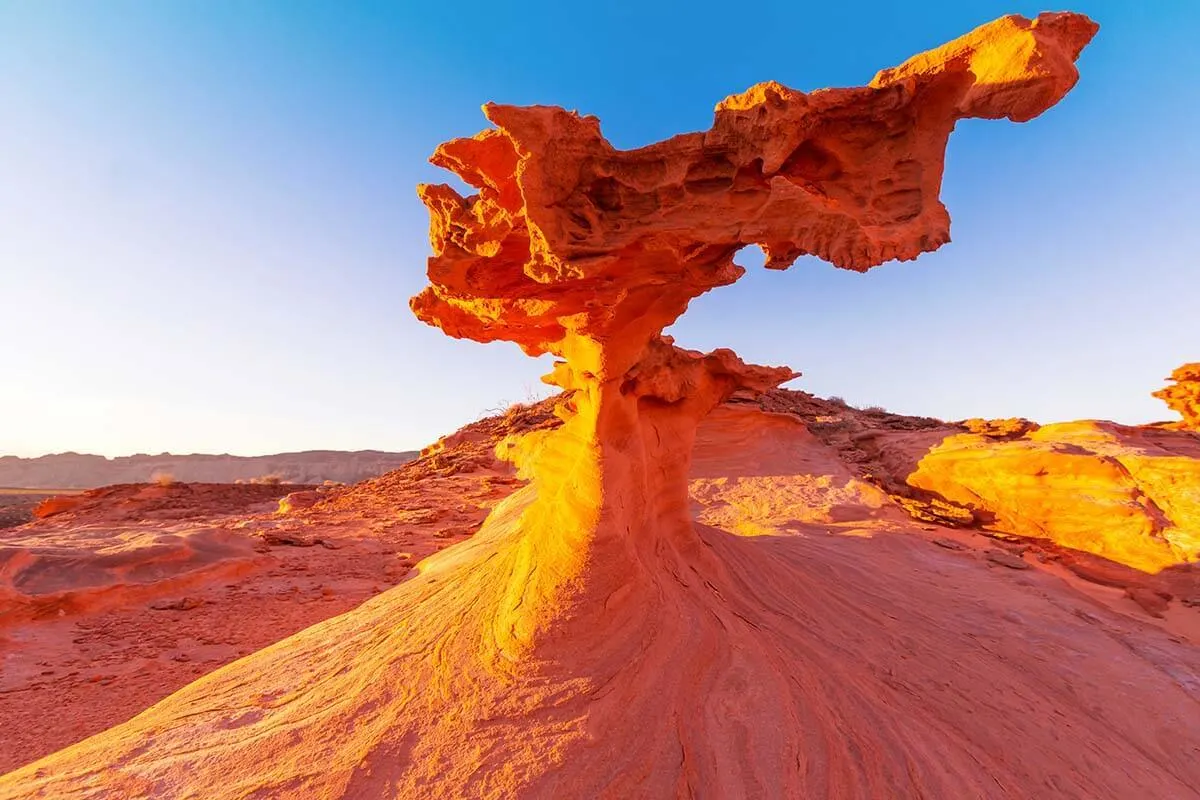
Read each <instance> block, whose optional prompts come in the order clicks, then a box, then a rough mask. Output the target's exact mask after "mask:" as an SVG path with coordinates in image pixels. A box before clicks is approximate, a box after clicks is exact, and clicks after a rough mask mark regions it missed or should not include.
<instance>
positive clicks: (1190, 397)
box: [1154, 361, 1200, 431]
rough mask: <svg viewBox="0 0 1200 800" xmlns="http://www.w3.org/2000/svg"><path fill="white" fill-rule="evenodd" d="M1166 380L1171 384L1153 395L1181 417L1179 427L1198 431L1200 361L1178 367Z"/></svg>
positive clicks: (1199, 428) (1199, 424)
mask: <svg viewBox="0 0 1200 800" xmlns="http://www.w3.org/2000/svg"><path fill="white" fill-rule="evenodd" d="M1167 380H1169V381H1171V385H1170V386H1167V387H1166V388H1164V389H1159V390H1158V391H1157V392H1155V393H1154V396H1155V397H1157V398H1158V399H1160V400H1162V401H1163V402H1164V403H1166V404H1167V405H1168V406H1170V407H1171V410H1172V411H1175V412H1178V414H1179V416H1181V417H1183V422H1181V423H1179V427H1181V428H1183V429H1185V430H1192V431H1200V361H1193V362H1192V363H1190V364H1184V365H1183V366H1181V367H1178V368H1177V369H1176V370H1175V371H1174V372H1172V373H1171V377H1170V378H1168V379H1167Z"/></svg>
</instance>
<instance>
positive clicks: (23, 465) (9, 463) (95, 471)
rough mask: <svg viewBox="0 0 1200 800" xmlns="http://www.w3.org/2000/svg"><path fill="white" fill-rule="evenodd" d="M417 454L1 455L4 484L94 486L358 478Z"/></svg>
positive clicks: (344, 480)
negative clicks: (162, 479)
mask: <svg viewBox="0 0 1200 800" xmlns="http://www.w3.org/2000/svg"><path fill="white" fill-rule="evenodd" d="M416 456H417V453H415V452H404V453H385V452H381V451H379V450H359V451H355V452H342V451H337V450H308V451H305V452H302V453H279V454H276V455H270V456H230V455H186V456H184V455H179V456H177V455H171V454H170V453H163V454H161V455H157V456H150V455H141V454H139V455H134V456H123V457H121V458H105V457H104V456H93V455H81V454H79V453H58V454H55V455H48V456H40V457H38V458H18V457H16V456H3V457H0V486H5V487H20V488H26V487H29V488H42V487H46V488H54V489H89V488H92V487H95V486H107V485H109V484H113V483H143V482H147V481H150V480H152V479H154V477H155V476H157V475H167V476H170V477H171V478H173V479H174V480H176V481H184V482H203V483H233V482H235V481H239V480H241V481H249V480H251V479H254V478H261V477H263V476H270V475H273V476H277V477H278V478H279V480H281V481H283V482H286V483H322V482H324V481H327V480H328V481H339V482H342V483H355V482H357V481H360V480H363V479H364V478H371V477H374V476H376V475H382V474H383V473H385V472H388V471H390V470H393V469H396V468H397V467H399V466H400V465H401V464H404V463H406V462H408V461H411V460H412V459H414V458H415V457H416Z"/></svg>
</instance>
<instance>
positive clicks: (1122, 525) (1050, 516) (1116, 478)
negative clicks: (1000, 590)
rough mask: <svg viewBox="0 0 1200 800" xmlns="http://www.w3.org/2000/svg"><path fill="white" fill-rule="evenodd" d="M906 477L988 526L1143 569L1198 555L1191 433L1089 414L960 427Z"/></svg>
mask: <svg viewBox="0 0 1200 800" xmlns="http://www.w3.org/2000/svg"><path fill="white" fill-rule="evenodd" d="M907 481H908V484H909V485H910V486H913V487H915V488H918V489H922V490H926V491H929V492H933V493H934V494H935V495H936V496H938V497H941V498H944V499H946V500H949V501H951V502H953V503H956V504H959V505H961V506H963V507H966V508H970V509H972V510H973V511H975V512H976V513H977V515H978V517H979V521H980V522H981V523H983V524H984V525H985V526H987V527H990V528H993V529H995V530H1001V531H1006V532H1008V533H1014V534H1017V535H1020V536H1031V537H1035V538H1041V539H1050V540H1052V541H1054V542H1057V543H1058V544H1061V545H1066V546H1067V547H1070V548H1073V549H1076V550H1082V551H1084V552H1088V553H1093V554H1095V555H1098V556H1102V557H1103V558H1106V559H1108V560H1110V561H1115V562H1117V563H1119V564H1124V565H1126V566H1130V567H1133V568H1135V569H1138V570H1141V571H1143V572H1147V573H1157V572H1160V571H1161V570H1163V569H1165V568H1168V567H1172V566H1174V565H1177V564H1183V563H1188V562H1194V561H1197V560H1200V492H1198V491H1197V487H1200V442H1198V441H1196V439H1195V437H1193V436H1191V435H1189V434H1186V433H1182V432H1177V431H1166V430H1160V429H1156V428H1135V427H1129V426H1125V425H1117V424H1115V423H1111V422H1090V421H1084V422H1062V423H1058V424H1055V425H1044V426H1041V427H1040V428H1037V429H1036V430H1030V431H1027V432H1022V433H1020V434H1017V435H1009V436H997V435H995V434H991V435H989V434H988V433H978V432H968V433H961V434H956V435H951V436H948V437H946V438H945V439H944V440H943V441H941V442H939V443H938V444H937V445H936V446H934V447H933V448H931V449H930V450H929V451H928V452H926V453H924V454H923V455H921V456H920V459H919V461H918V462H917V463H916V466H915V469H913V471H912V473H911V474H909V475H908V477H907Z"/></svg>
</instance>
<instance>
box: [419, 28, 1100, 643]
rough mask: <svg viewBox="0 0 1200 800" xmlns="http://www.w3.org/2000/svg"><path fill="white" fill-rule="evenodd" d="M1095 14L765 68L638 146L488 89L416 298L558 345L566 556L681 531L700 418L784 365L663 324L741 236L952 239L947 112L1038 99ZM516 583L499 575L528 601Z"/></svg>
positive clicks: (503, 331) (532, 523) (445, 161)
mask: <svg viewBox="0 0 1200 800" xmlns="http://www.w3.org/2000/svg"><path fill="white" fill-rule="evenodd" d="M1095 31H1096V26H1095V24H1094V23H1092V22H1091V21H1090V20H1088V19H1087V18H1085V17H1082V16H1079V15H1075V14H1043V15H1041V16H1039V17H1038V18H1037V19H1036V20H1034V21H1032V22H1030V21H1029V20H1025V19H1023V18H1020V17H1015V16H1012V17H1005V18H1003V19H1000V20H997V21H996V22H994V23H992V24H990V25H987V26H984V27H982V28H980V29H978V30H976V31H974V32H972V33H971V34H968V35H967V36H965V37H962V38H961V39H958V40H956V41H954V42H951V43H950V44H948V45H945V46H943V47H941V48H938V49H937V50H934V51H932V52H929V53H925V54H922V55H919V56H916V57H915V58H912V59H910V60H909V61H907V62H905V63H904V64H902V65H901V66H899V67H897V68H895V69H890V70H884V71H882V72H880V73H879V74H878V75H876V76H875V79H874V80H873V81H872V82H871V84H870V85H869V86H867V87H864V88H860V89H833V90H825V91H818V92H813V93H811V94H804V93H802V92H797V91H794V90H791V89H788V88H787V87H784V86H781V85H779V84H777V83H773V82H769V83H763V84H759V85H757V86H754V87H752V88H751V89H749V90H747V91H746V92H744V93H742V94H740V95H734V96H732V97H729V98H727V99H726V100H724V101H723V102H721V103H719V104H718V105H717V107H716V115H715V119H714V122H713V126H712V128H711V129H709V130H708V131H706V132H703V133H693V134H685V135H682V136H676V137H674V138H672V139H669V140H667V141H665V142H660V143H658V144H653V145H650V146H648V147H643V148H640V149H637V150H631V151H619V150H616V149H614V148H613V147H612V146H611V145H610V144H609V143H608V142H607V141H606V140H605V139H604V137H603V136H602V135H601V133H600V124H599V120H597V119H596V118H595V117H584V116H580V115H578V114H575V113H571V112H567V111H564V110H562V109H560V108H553V107H541V106H537V107H528V108H518V107H513V106H501V105H487V106H485V107H484V113H485V115H486V116H487V117H488V119H489V120H491V121H492V122H493V123H495V124H496V126H497V127H496V128H494V129H489V130H486V131H483V132H482V133H480V134H478V135H477V136H475V137H474V138H471V139H456V140H453V141H450V142H447V143H445V144H443V145H442V146H441V147H439V148H438V149H437V151H436V152H435V153H434V156H433V158H432V159H431V160H432V161H433V163H434V164H437V165H439V166H442V167H445V168H447V169H450V170H452V171H453V172H455V173H456V174H457V175H458V176H459V177H461V178H462V179H463V180H464V181H466V182H467V183H468V184H470V185H472V186H474V187H476V188H478V189H479V193H478V194H476V195H472V196H470V197H468V198H463V197H461V196H460V195H459V194H458V193H457V192H456V191H455V190H454V189H452V188H451V187H449V186H446V185H437V186H422V187H420V195H421V198H422V200H424V202H425V204H426V205H427V206H428V208H429V211H430V217H431V225H430V239H431V241H432V243H433V249H434V256H433V257H432V258H431V259H430V261H429V279H430V284H431V285H430V286H429V287H428V288H427V289H426V290H425V291H423V292H422V293H421V294H420V295H418V296H417V297H415V298H413V301H412V308H413V311H414V312H415V313H416V315H417V316H418V317H419V318H421V319H422V320H424V321H425V322H428V323H429V324H431V325H436V326H438V327H440V328H442V329H443V330H444V331H445V332H446V333H448V334H449V335H451V336H456V337H462V338H470V339H475V340H477V341H481V342H490V341H495V340H498V339H499V340H507V341H512V342H516V343H517V344H518V345H520V346H521V348H522V349H523V350H525V352H527V353H529V354H530V355H541V354H544V353H553V354H555V355H558V356H560V357H561V358H563V359H565V360H564V361H561V362H559V363H558V365H557V367H556V369H555V371H554V372H553V373H552V374H551V375H550V376H548V378H547V380H548V382H550V383H552V384H555V385H558V386H561V387H562V388H563V389H565V390H567V391H569V392H572V393H573V398H572V399H573V407H572V408H570V409H569V414H570V417H569V419H568V421H567V424H566V426H565V428H564V429H563V430H562V431H561V432H558V433H555V434H552V435H551V436H549V437H546V447H545V448H543V451H542V452H539V453H538V455H537V457H536V458H534V459H531V460H527V461H526V462H524V464H525V466H526V467H527V469H528V471H529V473H530V474H531V475H533V476H534V479H535V482H536V483H538V484H539V486H541V487H542V496H543V497H545V498H546V499H545V500H543V501H542V505H541V506H539V508H538V509H536V510H535V511H534V512H531V513H530V514H529V515H528V516H527V519H526V525H527V527H528V528H529V529H531V530H532V529H536V528H539V527H542V526H546V527H548V528H552V529H554V531H555V533H553V534H549V535H550V536H551V537H552V538H563V537H570V538H573V540H574V541H573V542H572V544H571V545H570V546H569V549H570V550H571V551H572V553H573V557H574V558H576V559H578V563H579V564H580V565H582V564H584V563H587V562H588V561H590V556H591V553H592V551H593V549H594V548H604V547H606V545H605V544H604V543H605V542H611V543H613V546H615V547H616V548H617V550H621V549H622V548H623V547H625V545H621V544H616V543H618V542H622V541H627V540H629V539H631V538H638V537H642V536H650V537H662V536H669V535H674V534H672V533H670V532H671V531H674V532H675V533H676V534H678V535H679V536H681V537H683V538H684V539H687V538H689V537H691V538H693V539H694V536H692V535H691V533H690V529H691V522H690V519H689V518H688V516H687V514H686V502H685V497H686V488H685V480H684V476H685V475H686V473H687V462H688V458H689V453H690V450H691V442H692V437H693V435H694V430H695V427H696V425H697V423H698V422H699V420H700V419H701V418H702V417H703V416H704V415H705V414H707V413H708V412H709V411H710V410H711V409H712V408H713V407H715V406H716V405H717V404H719V403H720V402H721V401H723V400H724V399H725V398H727V397H728V396H729V395H730V394H732V393H733V392H734V391H736V390H739V389H749V390H752V391H762V390H765V389H768V388H771V387H773V386H775V385H778V384H780V383H782V382H784V381H786V380H788V379H790V378H792V377H795V373H792V372H791V371H790V370H787V369H767V368H761V367H749V366H747V365H745V364H743V363H742V362H741V361H739V360H738V359H736V357H735V356H734V355H733V354H732V353H730V352H728V351H717V352H716V353H713V354H711V355H708V356H701V355H700V354H698V353H692V352H688V351H682V350H679V349H677V348H675V347H674V346H673V344H672V343H671V341H670V340H668V339H663V338H661V337H660V332H661V331H662V329H663V328H664V327H665V326H667V325H669V324H671V323H672V322H674V321H675V319H676V318H677V317H678V316H679V315H680V314H682V313H683V311H684V310H685V309H686V308H687V305H688V303H689V302H690V301H691V300H692V298H694V297H696V296H698V295H700V294H703V293H704V292H707V291H709V290H710V289H713V288H716V287H718V286H723V285H726V284H729V283H732V282H733V281H735V280H737V278H739V277H740V276H741V275H742V274H743V272H744V270H743V269H742V268H741V267H739V266H737V265H735V264H734V262H733V257H734V255H735V254H736V252H737V251H738V250H739V249H740V248H742V247H744V246H746V245H751V244H757V245H758V246H759V247H761V248H762V250H763V251H764V253H765V254H766V256H767V261H766V265H767V267H768V268H770V269H786V268H787V267H788V266H790V265H791V264H792V263H793V262H794V261H795V260H796V259H797V258H798V257H799V256H801V255H806V254H813V255H816V256H818V257H820V258H822V259H824V260H826V261H829V262H832V263H833V264H834V265H836V266H838V267H842V268H844V269H851V270H857V271H860V272H864V271H866V270H868V269H870V268H871V267H874V266H877V265H879V264H881V263H883V262H885V261H888V260H891V259H900V260H907V259H912V258H916V257H917V256H918V255H919V254H920V253H922V252H925V251H929V250H934V249H936V248H937V247H939V246H941V245H942V244H944V243H945V242H947V241H949V216H948V214H947V213H946V209H945V207H944V206H943V205H942V204H941V203H940V202H939V200H938V193H939V190H940V186H941V178H942V168H943V159H944V155H945V148H946V142H947V140H948V138H949V136H950V132H951V131H952V130H953V128H954V125H955V123H956V122H957V121H958V120H959V119H963V118H967V117H984V118H1000V117H1006V118H1008V119H1010V120H1014V121H1024V120H1028V119H1031V118H1032V117H1034V116H1036V115H1038V114H1040V113H1041V112H1042V111H1044V110H1045V109H1046V108H1048V107H1050V106H1051V105H1053V104H1054V103H1056V102H1057V101H1058V100H1059V99H1060V98H1062V96H1063V95H1064V94H1065V93H1066V92H1067V91H1068V90H1069V89H1070V88H1071V87H1072V86H1073V85H1074V84H1075V81H1076V79H1077V77H1078V73H1077V72H1076V70H1075V67H1074V61H1075V59H1076V58H1077V57H1078V55H1079V53H1080V51H1081V50H1082V49H1083V47H1084V46H1085V45H1086V44H1087V42H1088V41H1089V40H1090V39H1091V37H1092V36H1093V35H1094V33H1095ZM546 451H549V452H546ZM564 478H565V479H566V480H568V481H569V483H568V484H564V483H563V481H564ZM563 498H570V501H569V502H568V503H566V504H565V505H564V504H563ZM542 506H544V507H542ZM568 509H569V510H568ZM531 535H532V534H531ZM575 577H577V576H570V578H569V579H570V580H571V581H573V580H574V578H575ZM594 577H595V571H594V570H593V571H590V572H589V579H591V578H594ZM567 579H568V575H567V574H565V573H560V572H558V571H543V572H541V573H538V574H537V577H536V581H537V583H539V584H540V583H542V582H544V581H563V580H567ZM621 580H622V581H623V580H624V579H621ZM572 585H575V584H574V583H572ZM611 590H612V587H608V588H605V589H604V590H603V591H604V592H607V591H611ZM543 591H547V592H552V591H553V590H552V589H551V588H550V587H539V588H538V589H537V590H535V591H534V594H535V595H540V594H541V593H542V592H543ZM602 596H604V595H603V594H600V595H598V597H602ZM528 601H529V592H528V591H527V590H526V591H521V592H518V593H516V594H515V595H514V602H517V603H518V604H520V606H521V608H522V612H521V613H522V615H523V616H529V617H532V618H537V617H538V615H539V614H540V613H541V611H540V609H538V608H537V604H536V603H530V602H528ZM518 629H520V630H523V628H522V627H521V626H519V625H518ZM518 638H524V636H523V635H521V634H518Z"/></svg>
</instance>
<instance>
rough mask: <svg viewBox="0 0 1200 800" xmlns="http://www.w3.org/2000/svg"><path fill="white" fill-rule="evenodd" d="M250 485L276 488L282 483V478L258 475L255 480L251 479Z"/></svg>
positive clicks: (273, 475)
mask: <svg viewBox="0 0 1200 800" xmlns="http://www.w3.org/2000/svg"><path fill="white" fill-rule="evenodd" d="M250 482H251V483H257V484H259V485H261V486H278V485H279V484H281V483H283V476H282V475H277V474H275V473H272V474H270V475H260V476H258V477H257V478H251V479H250Z"/></svg>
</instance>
